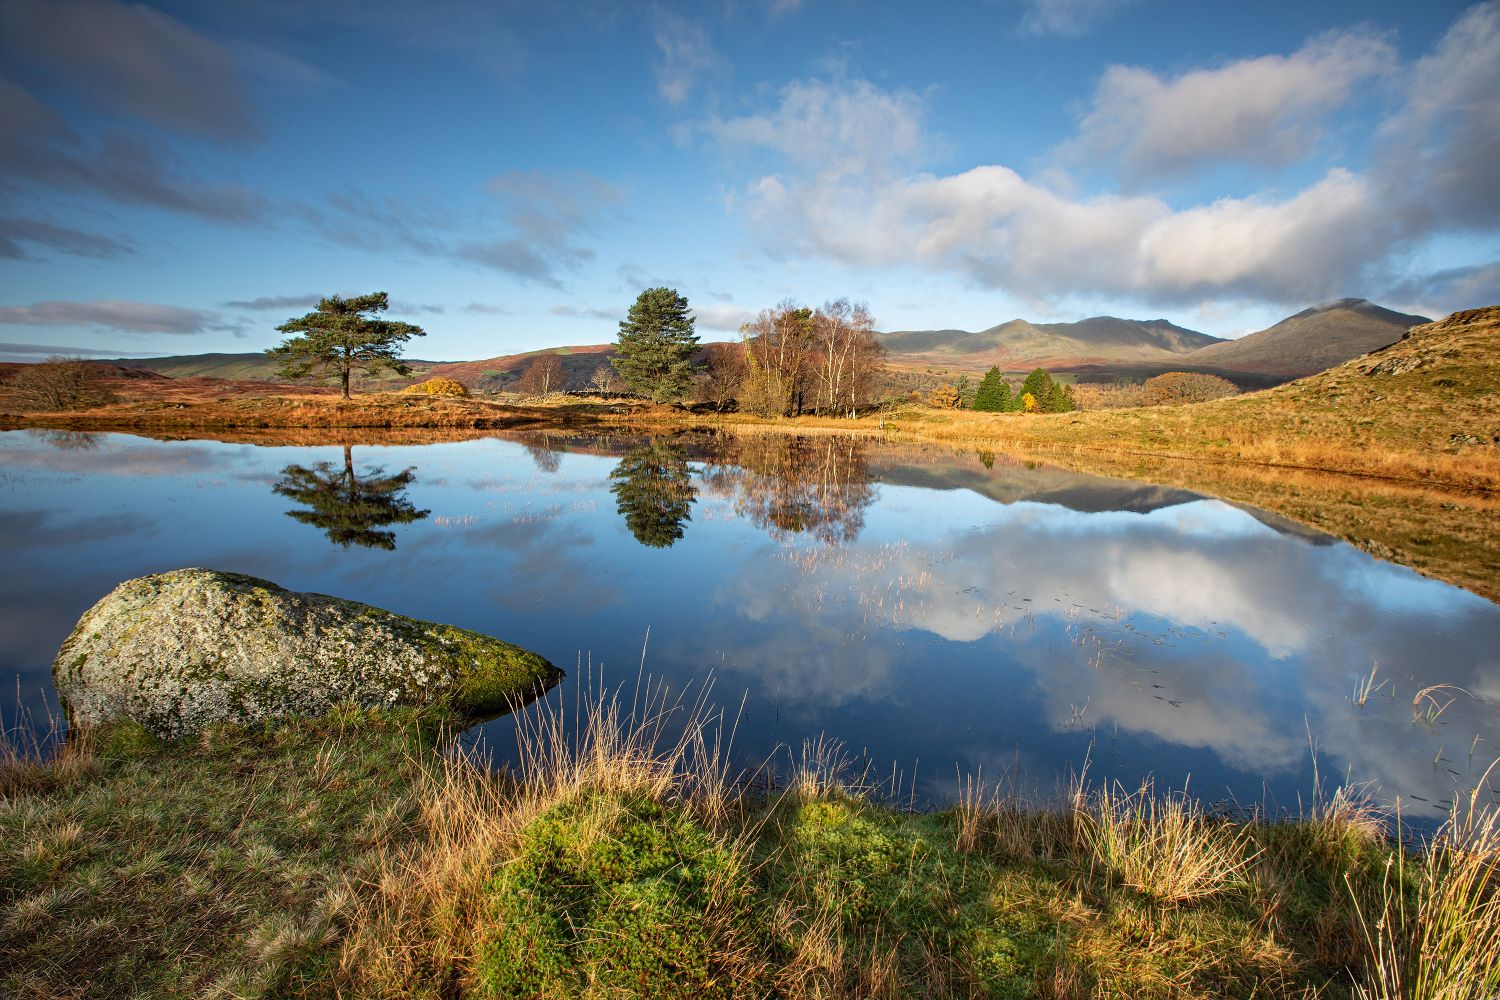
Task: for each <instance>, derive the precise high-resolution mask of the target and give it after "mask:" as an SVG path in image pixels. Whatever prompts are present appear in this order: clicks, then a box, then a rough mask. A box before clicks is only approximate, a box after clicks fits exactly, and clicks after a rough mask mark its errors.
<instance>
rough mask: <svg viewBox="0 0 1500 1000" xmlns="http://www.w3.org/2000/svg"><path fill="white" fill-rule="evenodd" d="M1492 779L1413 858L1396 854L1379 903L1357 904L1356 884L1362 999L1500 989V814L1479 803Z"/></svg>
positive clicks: (1476, 997) (1448, 998) (1464, 996)
mask: <svg viewBox="0 0 1500 1000" xmlns="http://www.w3.org/2000/svg"><path fill="white" fill-rule="evenodd" d="M1492 769H1493V768H1492ZM1488 778H1489V773H1488V772H1486V774H1485V775H1484V777H1483V778H1481V780H1480V782H1479V786H1478V788H1477V789H1476V790H1475V792H1474V794H1473V795H1472V796H1471V797H1470V800H1469V801H1468V802H1467V803H1461V804H1460V805H1459V806H1458V807H1457V808H1456V809H1455V811H1454V812H1453V813H1452V814H1451V815H1450V816H1449V818H1448V821H1447V822H1446V823H1444V824H1443V826H1442V827H1441V828H1440V829H1439V830H1438V832H1437V834H1436V835H1435V836H1434V837H1433V838H1432V839H1431V840H1430V841H1429V842H1428V843H1427V844H1426V845H1424V846H1423V847H1422V849H1421V850H1420V851H1419V852H1418V853H1417V854H1416V855H1415V856H1412V855H1409V854H1408V853H1407V852H1406V851H1404V850H1397V851H1395V852H1394V853H1393V854H1391V855H1390V857H1389V858H1388V859H1387V861H1386V867H1385V875H1384V878H1383V880H1382V882H1381V892H1380V894H1379V897H1378V898H1377V899H1376V900H1374V901H1369V900H1366V902H1365V903H1364V904H1363V905H1359V904H1360V897H1361V896H1362V895H1363V894H1362V893H1361V892H1360V891H1359V890H1357V889H1355V888H1354V887H1353V886H1352V885H1351V888H1350V891H1351V894H1352V895H1353V896H1354V898H1355V901H1356V905H1359V917H1360V927H1361V930H1362V931H1363V933H1364V937H1365V943H1366V945H1367V946H1368V954H1367V958H1366V962H1367V967H1368V976H1367V979H1366V981H1365V982H1364V983H1362V984H1361V985H1360V986H1359V989H1358V995H1359V997H1361V998H1363V1000H1493V998H1494V997H1495V996H1496V995H1497V991H1500V812H1497V811H1496V810H1495V809H1493V808H1482V807H1481V806H1480V805H1479V803H1478V791H1479V789H1482V788H1484V787H1486V785H1487V782H1488Z"/></svg>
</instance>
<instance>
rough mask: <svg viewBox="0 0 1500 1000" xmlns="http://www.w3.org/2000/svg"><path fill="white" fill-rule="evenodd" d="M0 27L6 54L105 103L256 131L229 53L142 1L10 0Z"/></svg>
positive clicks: (189, 122)
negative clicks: (135, 2)
mask: <svg viewBox="0 0 1500 1000" xmlns="http://www.w3.org/2000/svg"><path fill="white" fill-rule="evenodd" d="M0 29H3V30H0V37H3V38H5V40H6V42H5V45H6V49H7V50H8V51H9V52H10V53H11V56H12V58H15V59H18V60H20V59H24V60H27V61H29V62H34V63H37V64H40V65H41V66H42V67H43V68H44V69H45V70H46V71H49V73H50V74H51V75H53V76H55V78H56V79H57V80H58V81H59V82H61V83H63V84H65V85H67V86H70V87H72V88H74V89H76V90H77V91H79V92H81V93H82V94H83V95H84V96H85V97H86V98H88V99H89V100H91V101H95V102H97V103H99V104H101V105H103V106H105V107H108V108H111V109H113V110H116V111H123V112H125V113H127V114H131V115H135V116H138V117H140V118H143V119H145V120H146V121H149V122H151V123H153V124H156V125H162V126H165V127H167V128H172V129H178V130H182V131H187V132H193V133H197V134H201V135H207V136H212V137H214V138H218V139H243V138H247V137H252V136H254V135H256V134H258V132H259V128H258V126H257V125H256V122H255V116H254V114H253V112H252V110H251V107H250V103H249V101H248V99H247V97H246V95H245V92H244V89H243V87H242V86H241V83H240V80H239V77H238V75H237V73H236V71H235V65H234V59H233V58H232V57H231V56H230V54H229V53H228V52H227V51H226V50H225V49H223V48H222V47H221V46H219V45H218V44H217V43H216V42H214V41H213V40H212V39H210V38H208V37H207V36H205V35H203V34H200V33H199V32H197V31H194V30H193V29H192V28H191V27H189V26H188V25H186V24H184V23H182V22H181V21H179V20H177V19H176V18H173V17H171V16H169V15H167V14H163V13H162V12H161V11H158V10H154V9H152V8H150V7H147V6H146V5H145V4H126V3H120V2H117V0H72V2H69V3H55V2H50V0H10V2H8V3H6V4H4V5H3V6H0Z"/></svg>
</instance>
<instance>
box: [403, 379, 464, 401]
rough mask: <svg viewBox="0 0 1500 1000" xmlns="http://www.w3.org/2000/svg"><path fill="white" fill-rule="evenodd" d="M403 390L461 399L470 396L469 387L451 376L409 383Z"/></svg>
mask: <svg viewBox="0 0 1500 1000" xmlns="http://www.w3.org/2000/svg"><path fill="white" fill-rule="evenodd" d="M401 391H402V392H410V393H418V394H421V395H424V396H457V397H458V398H460V399H468V398H469V390H468V388H466V387H465V386H464V384H463V383H462V382H456V381H454V380H453V379H451V378H430V379H428V380H427V381H426V382H418V383H417V384H416V385H409V386H407V387H406V388H405V389H402V390H401Z"/></svg>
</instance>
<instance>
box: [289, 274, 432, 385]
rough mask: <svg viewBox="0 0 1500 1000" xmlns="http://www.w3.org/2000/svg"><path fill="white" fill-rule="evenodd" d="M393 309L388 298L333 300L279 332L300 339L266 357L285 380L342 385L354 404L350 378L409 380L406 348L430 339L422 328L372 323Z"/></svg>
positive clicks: (292, 339) (377, 295)
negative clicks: (414, 341) (403, 353)
mask: <svg viewBox="0 0 1500 1000" xmlns="http://www.w3.org/2000/svg"><path fill="white" fill-rule="evenodd" d="M389 305H390V302H389V300H388V299H387V297H386V293H385V292H371V293H370V294H369V295H356V296H354V297H353V298H351V299H346V298H342V297H340V296H338V295H330V296H329V297H328V298H326V299H323V300H321V301H320V302H319V303H318V308H317V309H315V310H313V311H312V312H310V313H308V314H307V315H305V316H301V317H298V318H297V319H289V320H287V321H286V322H285V323H283V324H281V325H280V326H278V327H277V328H276V329H277V330H278V331H280V332H281V333H295V334H300V336H296V337H290V338H288V339H286V340H284V341H282V342H281V343H280V344H279V345H277V346H276V347H272V348H270V349H269V350H267V351H266V356H267V357H268V358H270V359H271V360H273V361H278V362H280V363H281V375H282V377H283V378H290V379H301V378H336V379H338V380H339V384H340V385H342V386H343V390H344V398H345V399H348V398H349V376H350V375H351V374H353V373H354V372H356V371H361V372H364V373H365V374H367V375H374V374H377V373H379V372H382V371H390V372H393V373H394V374H397V375H405V374H407V372H408V371H410V369H408V368H407V367H406V365H405V363H403V362H402V360H401V346H402V345H403V344H405V343H406V342H407V341H408V340H410V339H411V338H412V337H423V336H426V332H425V331H424V330H423V329H422V328H421V327H420V326H413V325H412V324H410V323H399V322H396V321H394V320H388V319H374V318H372V315H373V314H378V313H383V312H385V310H386V308H387V307H388V306H389ZM367 314H372V315H367Z"/></svg>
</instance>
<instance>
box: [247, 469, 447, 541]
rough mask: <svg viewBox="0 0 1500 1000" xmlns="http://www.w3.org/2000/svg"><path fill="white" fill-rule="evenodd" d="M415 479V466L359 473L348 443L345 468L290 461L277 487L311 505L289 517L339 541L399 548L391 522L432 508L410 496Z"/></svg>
mask: <svg viewBox="0 0 1500 1000" xmlns="http://www.w3.org/2000/svg"><path fill="white" fill-rule="evenodd" d="M414 479H416V469H415V467H413V468H408V469H405V470H403V471H401V472H398V473H396V474H395V475H390V476H388V475H386V474H385V470H384V469H381V468H372V469H366V470H365V472H364V474H363V475H356V474H355V471H354V456H353V448H352V447H350V446H349V445H344V467H343V468H342V469H339V468H336V467H335V466H334V464H333V463H332V462H319V463H317V464H316V465H314V466H311V467H308V466H305V465H288V466H287V467H286V468H284V469H282V470H281V480H280V481H279V482H278V483H276V485H275V486H273V487H272V489H273V490H274V491H275V492H276V493H277V494H278V495H280V496H284V497H288V498H289V499H291V500H295V501H296V502H297V503H299V504H302V505H303V506H305V507H307V508H308V509H307V510H289V511H287V512H286V514H287V516H288V517H292V518H295V519H297V520H298V521H301V522H302V523H303V524H310V525H312V526H313V527H314V528H318V529H319V530H321V531H322V532H323V534H325V535H327V536H328V540H329V541H331V542H333V543H334V544H335V545H340V546H343V547H344V548H346V549H347V548H348V547H349V546H351V545H360V546H363V547H365V548H370V549H386V550H394V549H395V548H396V533H395V532H394V531H391V530H389V528H388V526H389V525H393V524H411V523H412V522H413V521H420V520H422V519H423V518H425V517H426V516H427V515H428V514H430V513H432V512H431V511H427V510H417V508H416V507H414V506H413V505H412V503H411V501H410V500H408V499H407V498H406V489H407V487H409V486H410V485H411V484H412V481H413V480H414Z"/></svg>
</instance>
